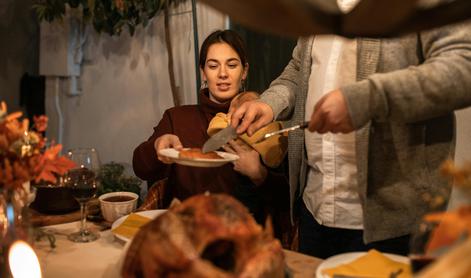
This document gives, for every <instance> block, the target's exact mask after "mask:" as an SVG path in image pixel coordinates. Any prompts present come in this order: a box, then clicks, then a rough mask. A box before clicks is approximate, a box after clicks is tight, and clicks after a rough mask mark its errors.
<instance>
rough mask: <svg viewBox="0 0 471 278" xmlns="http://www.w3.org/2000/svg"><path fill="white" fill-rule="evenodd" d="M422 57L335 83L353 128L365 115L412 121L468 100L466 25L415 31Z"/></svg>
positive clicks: (469, 39) (470, 77)
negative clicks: (404, 66)
mask: <svg viewBox="0 0 471 278" xmlns="http://www.w3.org/2000/svg"><path fill="white" fill-rule="evenodd" d="M420 41H421V43H422V52H423V55H424V58H425V62H424V63H423V64H421V65H419V66H411V67H409V68H407V69H403V70H397V71H393V72H389V73H378V74H373V75H371V76H370V77H368V78H367V79H366V80H363V81H360V82H356V83H354V84H352V85H349V86H345V87H342V88H340V91H341V92H342V94H343V95H344V97H345V100H346V103H347V108H348V113H349V114H350V118H351V121H352V125H353V127H354V128H355V129H357V128H360V127H361V126H363V125H364V124H366V123H367V122H368V121H369V120H371V119H373V120H376V121H388V120H393V121H402V122H417V121H421V120H425V119H429V118H433V117H436V116H440V115H442V114H445V113H449V112H451V111H453V110H455V109H460V108H463V107H466V106H469V105H470V104H471V26H470V25H469V24H461V25H455V26H446V27H443V28H440V29H435V30H432V31H428V32H423V33H421V34H420Z"/></svg>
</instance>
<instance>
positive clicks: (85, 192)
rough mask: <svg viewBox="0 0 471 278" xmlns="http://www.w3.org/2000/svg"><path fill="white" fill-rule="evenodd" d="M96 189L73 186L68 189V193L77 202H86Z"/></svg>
mask: <svg viewBox="0 0 471 278" xmlns="http://www.w3.org/2000/svg"><path fill="white" fill-rule="evenodd" d="M96 190H97V188H96V187H88V186H73V187H70V192H71V193H72V196H74V198H75V199H77V201H78V202H81V203H82V202H88V200H90V199H91V198H93V196H95V193H96Z"/></svg>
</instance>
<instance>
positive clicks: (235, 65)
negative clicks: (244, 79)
mask: <svg viewBox="0 0 471 278" xmlns="http://www.w3.org/2000/svg"><path fill="white" fill-rule="evenodd" d="M238 65H239V64H229V67H230V68H231V69H233V68H236V67H237V66H238Z"/></svg>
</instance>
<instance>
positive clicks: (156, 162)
mask: <svg viewBox="0 0 471 278" xmlns="http://www.w3.org/2000/svg"><path fill="white" fill-rule="evenodd" d="M248 67H249V65H248V62H247V57H246V51H245V46H244V44H243V41H242V39H241V38H240V37H239V35H238V34H237V33H236V32H234V31H231V30H224V31H215V32H213V33H212V34H210V35H209V36H208V37H207V38H206V40H205V41H204V42H203V44H202V46H201V50H200V69H201V71H202V76H203V80H204V84H206V86H205V88H204V89H202V90H201V92H200V94H199V101H200V104H198V105H184V106H179V107H173V108H170V109H168V110H167V111H165V113H164V115H163V117H162V119H161V120H160V122H159V124H158V125H157V126H156V127H155V128H154V133H153V134H152V136H151V137H150V138H149V139H148V140H147V141H145V142H143V143H141V144H140V145H139V146H138V147H137V148H136V149H135V150H134V155H133V168H134V172H135V173H136V175H137V176H138V177H140V178H141V179H144V180H146V181H148V182H149V183H153V182H155V181H158V180H161V179H164V178H168V180H167V185H166V193H167V194H168V196H167V198H166V199H167V200H171V199H172V198H178V199H180V200H184V199H186V198H188V197H190V196H193V195H195V194H201V193H205V192H206V191H209V192H211V193H220V192H224V193H228V194H231V195H233V196H234V197H236V198H237V199H239V200H240V201H241V202H242V203H243V204H244V205H246V206H247V207H248V208H249V210H250V211H251V212H252V214H254V216H255V218H256V220H257V221H259V222H263V221H264V217H265V215H264V204H263V200H262V198H264V197H265V196H264V194H262V192H264V189H265V188H267V186H266V185H267V184H269V185H270V187H269V190H270V192H272V193H273V192H276V190H275V191H273V188H272V186H275V188H278V189H279V191H278V192H279V193H277V194H278V195H279V196H281V197H283V198H285V200H286V202H285V203H286V205H285V207H286V210H288V208H289V200H288V198H287V192H288V190H289V189H288V185H287V181H286V179H284V178H283V176H282V174H277V173H275V172H273V171H269V170H268V169H267V167H265V166H264V165H263V164H262V162H261V161H260V155H259V154H258V153H257V152H256V151H255V150H254V149H253V148H251V147H250V146H248V145H246V144H244V143H243V142H240V141H234V140H233V141H231V142H229V145H228V146H225V149H226V150H227V151H230V152H233V153H236V154H238V155H239V157H240V159H239V160H238V161H236V162H235V165H232V164H230V163H229V164H225V165H224V166H221V167H218V168H197V167H189V166H183V165H179V164H174V163H172V161H171V160H169V159H168V158H166V157H163V156H160V155H159V153H158V152H159V150H161V149H165V148H175V149H181V148H182V147H198V148H200V147H202V146H203V144H204V143H205V142H206V140H208V138H209V135H208V134H207V129H208V126H209V123H210V121H211V120H212V119H213V118H214V117H215V116H216V114H217V113H227V112H228V109H229V106H230V104H231V100H233V99H234V98H235V97H236V96H238V95H239V93H240V91H241V88H242V87H243V86H242V84H243V83H244V80H245V79H246V77H247V71H248ZM245 97H249V98H250V97H251V95H250V94H247V96H244V98H245ZM241 99H242V98H237V99H236V100H237V101H235V103H234V105H236V106H237V105H239V104H236V102H239V101H240V100H241ZM284 191H286V193H284ZM167 205H168V204H167ZM280 206H281V207H282V205H280Z"/></svg>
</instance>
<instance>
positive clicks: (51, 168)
mask: <svg viewBox="0 0 471 278" xmlns="http://www.w3.org/2000/svg"><path fill="white" fill-rule="evenodd" d="M61 149H62V145H55V146H53V147H51V148H49V149H47V150H46V151H45V152H44V154H43V155H42V157H41V161H40V163H39V164H40V165H41V166H40V168H41V170H40V171H39V174H38V175H37V176H36V178H35V179H34V181H35V182H36V183H39V182H40V181H47V182H50V183H53V184H54V183H56V181H57V178H56V176H62V175H64V174H65V173H67V171H68V170H69V169H72V168H74V167H75V163H74V162H73V161H71V160H70V159H67V158H66V157H64V156H59V153H60V151H61Z"/></svg>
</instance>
